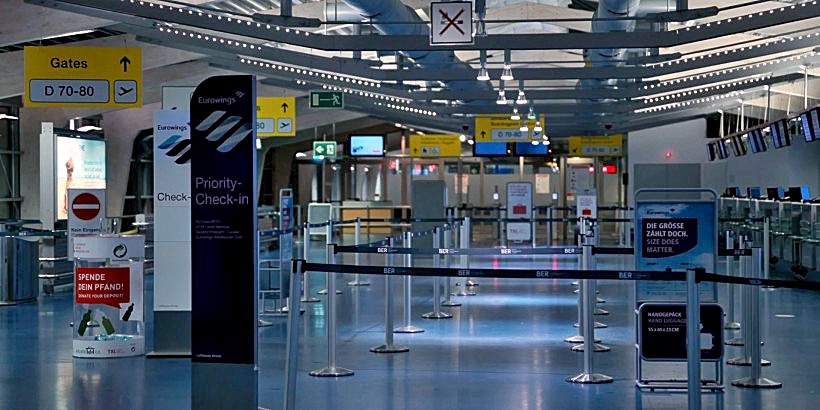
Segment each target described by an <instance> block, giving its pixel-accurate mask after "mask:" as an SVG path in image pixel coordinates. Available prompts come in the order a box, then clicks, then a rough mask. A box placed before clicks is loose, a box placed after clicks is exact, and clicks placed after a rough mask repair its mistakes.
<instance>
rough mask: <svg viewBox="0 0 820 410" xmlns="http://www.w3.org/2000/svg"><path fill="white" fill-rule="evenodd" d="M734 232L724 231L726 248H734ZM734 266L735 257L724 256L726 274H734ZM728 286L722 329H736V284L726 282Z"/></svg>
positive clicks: (737, 324)
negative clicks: (724, 319) (726, 305)
mask: <svg viewBox="0 0 820 410" xmlns="http://www.w3.org/2000/svg"><path fill="white" fill-rule="evenodd" d="M734 236H735V233H734V232H733V231H732V230H727V231H726V249H729V250H732V249H734V248H735V238H734ZM734 268H735V257H734V255H729V256H727V257H726V274H727V275H729V276H732V275H734V270H735V269H734ZM727 286H728V287H729V302H728V303H727V304H728V305H729V306H728V307H729V309H728V312H727V314H726V324H725V325H724V326H723V328H724V329H729V330H737V329H740V323H738V322H737V321H735V290H736V286H734V285H733V284H731V283H730V284H728V285H727Z"/></svg>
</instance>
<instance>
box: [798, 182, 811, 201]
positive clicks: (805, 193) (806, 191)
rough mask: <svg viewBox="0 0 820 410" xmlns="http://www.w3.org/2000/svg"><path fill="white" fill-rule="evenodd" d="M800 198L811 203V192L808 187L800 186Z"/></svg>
mask: <svg viewBox="0 0 820 410" xmlns="http://www.w3.org/2000/svg"><path fill="white" fill-rule="evenodd" d="M800 196H802V197H803V200H804V201H811V192H810V191H809V186H808V185H801V186H800Z"/></svg>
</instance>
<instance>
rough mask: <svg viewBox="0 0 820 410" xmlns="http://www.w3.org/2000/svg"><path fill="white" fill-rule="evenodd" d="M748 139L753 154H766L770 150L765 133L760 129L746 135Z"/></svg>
mask: <svg viewBox="0 0 820 410" xmlns="http://www.w3.org/2000/svg"><path fill="white" fill-rule="evenodd" d="M746 137H747V140H748V141H749V148H751V149H752V152H753V153H755V154H757V153H758V152H764V151H766V150H767V149H768V147H767V146H766V139H765V138H763V132H762V131H761V129H760V128H757V129H753V130H750V131H749V132H748V133H747V134H746Z"/></svg>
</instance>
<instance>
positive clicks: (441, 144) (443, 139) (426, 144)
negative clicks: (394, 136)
mask: <svg viewBox="0 0 820 410" xmlns="http://www.w3.org/2000/svg"><path fill="white" fill-rule="evenodd" d="M410 156H411V157H416V158H437V157H460V156H461V141H459V139H458V135H457V134H428V135H411V136H410Z"/></svg>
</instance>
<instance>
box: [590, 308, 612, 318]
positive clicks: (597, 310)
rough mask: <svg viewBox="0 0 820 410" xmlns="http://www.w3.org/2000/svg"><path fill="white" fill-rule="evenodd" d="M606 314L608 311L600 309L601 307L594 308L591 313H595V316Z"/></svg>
mask: <svg viewBox="0 0 820 410" xmlns="http://www.w3.org/2000/svg"><path fill="white" fill-rule="evenodd" d="M608 314H609V312H608V311H606V310H604V309H601V308H595V313H593V315H595V316H606V315H608Z"/></svg>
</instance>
